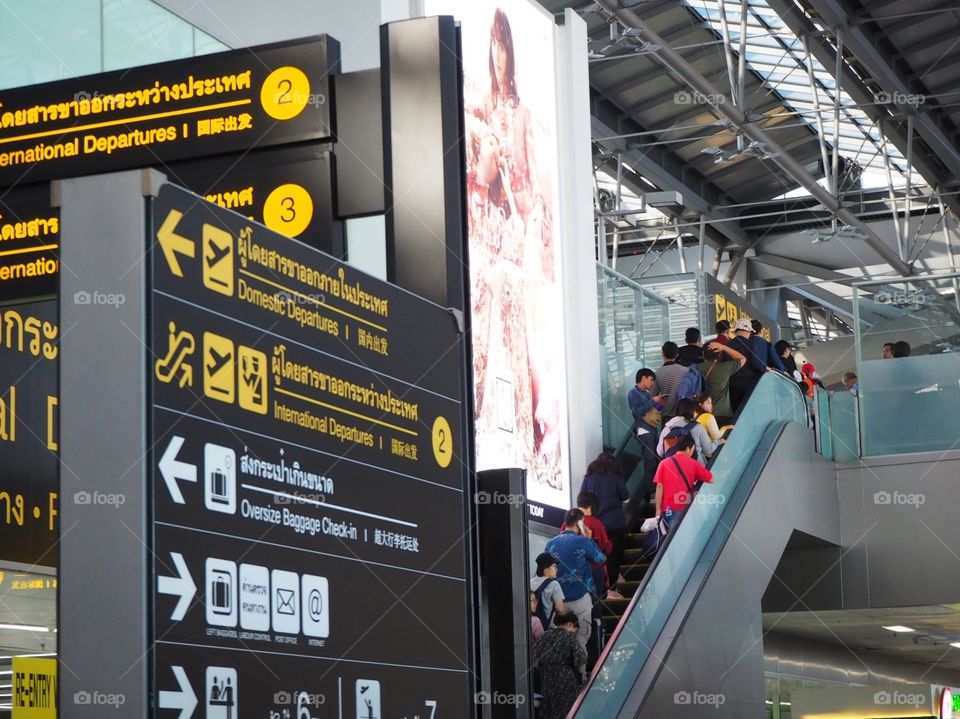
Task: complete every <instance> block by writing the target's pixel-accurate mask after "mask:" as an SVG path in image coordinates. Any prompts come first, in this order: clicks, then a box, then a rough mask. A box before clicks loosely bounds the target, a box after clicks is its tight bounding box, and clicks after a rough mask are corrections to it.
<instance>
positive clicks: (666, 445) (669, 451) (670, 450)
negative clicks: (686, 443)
mask: <svg viewBox="0 0 960 719" xmlns="http://www.w3.org/2000/svg"><path fill="white" fill-rule="evenodd" d="M696 423H697V420H695V419H694V420H691V421H689V422H687V423H686V424H685V425H684V426H683V427H682V431H683V433H684V434H690V432H691V431H692V430H693V425H695V424H696ZM679 441H680V438H679V437H664V438H663V459H667V457H672V456H673V455H675V454H676V453H677V450H676V449H675V447H676V446H677V442H679ZM693 458H694V459H696V458H697V450H696V449H694V450H693Z"/></svg>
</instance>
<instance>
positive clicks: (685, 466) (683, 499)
mask: <svg viewBox="0 0 960 719" xmlns="http://www.w3.org/2000/svg"><path fill="white" fill-rule="evenodd" d="M674 432H677V433H680V434H682V430H681V429H679V428H678V429H674V430H671V431H670V435H672V434H674ZM670 435H667V436H668V437H669V436H670ZM693 449H694V443H693V437H691V436H690V435H689V434H682V436H681V437H680V439H679V441H678V442H677V444H676V453H675V454H674V455H673V456H671V457H667V458H665V459H664V460H662V461H661V462H660V465H659V466H658V467H657V473H656V474H655V475H654V476H653V483H654V484H656V485H657V497H656V502H657V517H658V518H659V517H661V516H662V517H663V521H664V524H666V525H667V528H668V529H669V527H670V526H671V525H672V524H673V523H674V522H675V521H676V520H677V518H678V517H679V516H680V512H682V511H683V510H684V508H685V507H686V506H687V505H688V504H690V502H692V501H693V494H694V491H695V490H694V487H696V484H697V482H712V481H713V473H712V472H710V470H709V469H707V468H706V467H704V466H703V465H702V464H700V463H699V462H698V461H697V460H695V459H694V458H693V456H692V455H693Z"/></svg>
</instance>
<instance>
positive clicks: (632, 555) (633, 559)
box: [620, 547, 646, 566]
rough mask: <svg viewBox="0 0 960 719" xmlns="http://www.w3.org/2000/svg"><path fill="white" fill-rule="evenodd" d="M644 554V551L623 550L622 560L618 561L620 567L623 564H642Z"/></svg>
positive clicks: (637, 549)
mask: <svg viewBox="0 0 960 719" xmlns="http://www.w3.org/2000/svg"><path fill="white" fill-rule="evenodd" d="M645 554H646V550H645V549H640V548H639V547H638V548H636V549H624V550H623V559H621V560H620V564H621V566H622V565H624V564H636V563H637V562H642V561H643V560H644V555H645Z"/></svg>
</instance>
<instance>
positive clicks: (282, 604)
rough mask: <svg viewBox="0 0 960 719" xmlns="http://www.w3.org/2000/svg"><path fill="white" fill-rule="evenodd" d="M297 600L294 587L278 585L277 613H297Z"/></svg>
mask: <svg viewBox="0 0 960 719" xmlns="http://www.w3.org/2000/svg"><path fill="white" fill-rule="evenodd" d="M295 600H296V597H295V596H294V591H293V590H292V589H283V588H282V587H277V614H290V615H294V614H296V613H297V609H296V601H295Z"/></svg>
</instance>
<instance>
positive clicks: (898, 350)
mask: <svg viewBox="0 0 960 719" xmlns="http://www.w3.org/2000/svg"><path fill="white" fill-rule="evenodd" d="M893 356H894V357H909V356H910V343H909V342H904V341H903V340H900V341H899V342H894V343H893Z"/></svg>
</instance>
